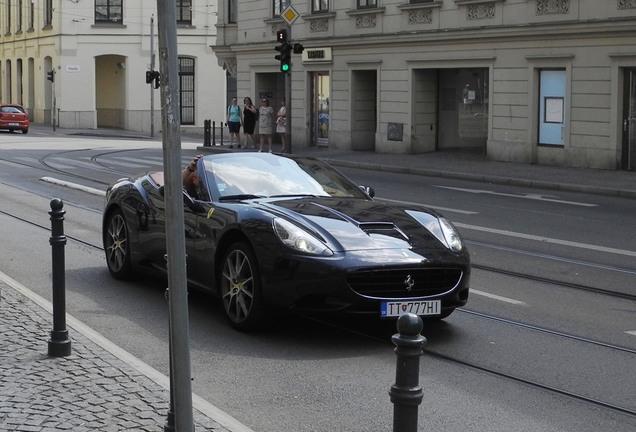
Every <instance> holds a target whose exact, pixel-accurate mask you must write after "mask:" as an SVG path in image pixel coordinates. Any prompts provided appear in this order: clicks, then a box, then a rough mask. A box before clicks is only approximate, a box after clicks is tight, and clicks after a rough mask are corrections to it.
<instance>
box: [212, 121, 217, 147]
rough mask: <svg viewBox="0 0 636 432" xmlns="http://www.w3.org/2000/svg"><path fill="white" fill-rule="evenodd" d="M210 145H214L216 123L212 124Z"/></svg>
mask: <svg viewBox="0 0 636 432" xmlns="http://www.w3.org/2000/svg"><path fill="white" fill-rule="evenodd" d="M212 145H213V146H215V145H216V122H215V121H213V122H212Z"/></svg>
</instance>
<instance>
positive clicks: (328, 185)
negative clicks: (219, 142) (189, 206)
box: [203, 153, 367, 200]
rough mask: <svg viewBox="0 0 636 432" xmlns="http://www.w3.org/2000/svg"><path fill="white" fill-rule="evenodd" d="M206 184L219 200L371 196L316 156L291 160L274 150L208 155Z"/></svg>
mask: <svg viewBox="0 0 636 432" xmlns="http://www.w3.org/2000/svg"><path fill="white" fill-rule="evenodd" d="M203 165H204V167H205V177H206V180H205V181H206V183H207V186H208V188H209V190H211V191H212V195H213V196H214V197H215V198H216V199H220V200H222V199H223V198H226V199H230V198H236V199H246V198H256V197H276V196H283V197H284V196H291V197H294V196H322V197H339V198H347V197H348V198H361V199H367V196H366V195H365V194H364V193H363V192H362V191H361V190H360V189H359V188H358V187H357V186H356V185H355V184H353V183H352V182H351V181H349V180H348V179H347V178H346V177H344V176H343V175H341V174H340V173H338V172H337V171H336V170H334V169H333V168H331V167H330V166H329V165H327V164H325V163H323V162H320V161H318V160H315V159H305V158H298V159H291V158H287V157H282V156H276V155H272V154H270V153H243V154H232V155H215V156H207V157H205V158H204V159H203Z"/></svg>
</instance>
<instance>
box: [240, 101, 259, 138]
mask: <svg viewBox="0 0 636 432" xmlns="http://www.w3.org/2000/svg"><path fill="white" fill-rule="evenodd" d="M257 117H258V110H257V109H256V107H255V106H254V104H252V99H250V98H249V97H246V98H245V99H243V135H245V146H244V147H243V148H247V138H248V137H249V139H250V143H251V146H252V148H254V145H255V143H254V128H255V127H256V118H257Z"/></svg>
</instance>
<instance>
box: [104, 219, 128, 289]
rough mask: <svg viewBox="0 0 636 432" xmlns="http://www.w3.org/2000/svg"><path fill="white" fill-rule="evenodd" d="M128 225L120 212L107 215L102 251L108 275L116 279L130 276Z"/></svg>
mask: <svg viewBox="0 0 636 432" xmlns="http://www.w3.org/2000/svg"><path fill="white" fill-rule="evenodd" d="M129 243H130V242H129V236H128V225H127V224H126V220H125V219H124V215H123V214H122V213H121V211H120V210H114V211H112V212H111V213H110V214H109V215H108V220H107V222H106V232H105V233H104V251H105V252H106V263H107V264H108V270H109V271H110V274H111V275H113V277H115V278H116V279H126V278H128V277H130V275H131V274H132V268H131V265H130V244H129Z"/></svg>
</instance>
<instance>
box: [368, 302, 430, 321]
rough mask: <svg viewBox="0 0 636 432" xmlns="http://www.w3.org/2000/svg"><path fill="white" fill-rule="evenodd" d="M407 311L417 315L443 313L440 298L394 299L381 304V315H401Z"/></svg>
mask: <svg viewBox="0 0 636 432" xmlns="http://www.w3.org/2000/svg"><path fill="white" fill-rule="evenodd" d="M405 313H412V314H415V315H439V314H441V313H442V302H441V301H440V300H419V301H392V302H382V303H381V304H380V316H381V317H383V318H384V317H399V316H400V315H404V314H405Z"/></svg>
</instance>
